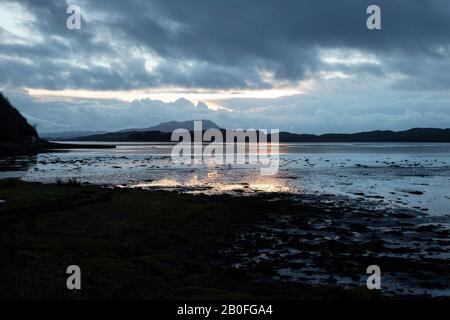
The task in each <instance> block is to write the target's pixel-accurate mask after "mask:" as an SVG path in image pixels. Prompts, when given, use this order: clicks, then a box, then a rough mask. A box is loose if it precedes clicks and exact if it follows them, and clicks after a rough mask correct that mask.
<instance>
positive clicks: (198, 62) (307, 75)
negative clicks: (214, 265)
mask: <svg viewBox="0 0 450 320" xmlns="http://www.w3.org/2000/svg"><path fill="white" fill-rule="evenodd" d="M69 4H76V5H78V6H79V7H80V8H81V14H82V28H81V30H68V29H67V28H66V19H67V14H66V9H67V6H68V5H69ZM371 4H377V5H378V6H379V7H380V8H381V12H382V15H381V16H382V29H381V30H368V29H367V28H366V19H367V17H368V15H367V14H366V8H367V7H368V6H369V5H371ZM0 15H1V19H0V74H1V75H2V76H1V77H0V88H1V89H2V91H4V92H5V93H6V95H8V96H9V98H10V99H11V101H12V102H13V103H14V104H15V105H17V107H18V108H19V109H20V110H21V111H22V112H23V113H24V114H25V115H26V117H27V118H28V119H29V120H30V122H32V123H36V124H38V126H39V128H40V130H41V131H66V130H87V129H89V130H119V129H125V128H130V127H148V126H151V125H154V124H156V123H159V122H162V121H169V120H188V119H211V120H213V121H216V122H217V123H218V124H219V125H221V126H224V127H259V128H279V129H282V130H289V131H296V132H311V133H319V132H332V131H334V132H349V131H362V130H373V129H393V130H399V129H407V128H410V127H421V126H422V127H430V126H433V127H449V124H450V90H449V89H450V3H449V2H448V1H446V0H431V1H420V0H417V1H415V0H396V1H365V0H363V1H354V0H341V1H339V6H337V5H336V1H334V0H318V1H317V0H316V1H299V0H297V1H257V0H244V1H242V0H240V1H234V0H230V1H206V0H205V1H199V0H193V1H182V0H164V1H163V0H161V1H156V0H154V1H144V0H141V1H138V0H135V1H118V0H117V1H116V0H113V1H111V0H108V1H106V0H101V1H98V0H97V1H86V0H76V1H70V2H66V1H58V0H54V1H49V0H40V1H36V0H29V1H26V0H20V1H8V0H7V1H2V2H0ZM33 89H43V90H55V91H56V92H58V91H67V90H72V91H71V92H72V94H71V97H70V98H68V97H65V98H62V97H56V96H54V97H45V96H42V95H37V94H30V92H31V93H33ZM28 90H30V91H28ZM87 91H89V92H93V93H98V95H95V94H94V95H93V96H91V98H89V99H87V98H86V96H85V95H83V92H87ZM103 92H109V95H108V99H105V98H102V96H101V95H100V93H103ZM111 92H112V94H111ZM114 92H117V94H116V95H114ZM153 92H166V93H167V92H169V93H172V94H171V95H170V98H167V99H161V100H163V101H160V100H159V98H160V97H159V96H152V93H153ZM137 93H139V94H137ZM143 93H147V95H146V96H145V98H143V97H142V94H143ZM192 93H196V94H198V96H196V97H195V99H192V98H191V96H192ZM242 93H245V94H242ZM77 94H78V95H79V96H77ZM134 94H136V95H135V96H133V95H134ZM125 96H126V98H124V97H125ZM217 108H219V109H217Z"/></svg>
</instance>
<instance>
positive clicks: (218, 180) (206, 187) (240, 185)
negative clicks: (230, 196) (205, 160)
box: [122, 171, 296, 194]
mask: <svg viewBox="0 0 450 320" xmlns="http://www.w3.org/2000/svg"><path fill="white" fill-rule="evenodd" d="M122 187H123V186H122ZM125 187H128V188H143V189H174V188H177V189H180V188H185V189H186V191H187V192H199V191H201V192H205V193H219V194H220V193H232V192H239V193H258V192H274V193H280V192H295V191H296V189H295V188H294V187H293V186H291V185H289V184H288V183H287V181H286V180H284V179H280V178H276V177H262V176H254V177H249V178H248V179H247V181H245V182H233V181H226V179H225V177H224V175H223V174H220V173H218V172H217V171H211V172H208V173H207V175H206V176H205V177H204V178H199V177H198V176H197V175H193V176H192V178H191V179H190V180H187V181H184V182H183V181H178V180H176V179H172V178H165V179H161V180H156V181H151V182H140V183H136V184H132V185H128V186H125Z"/></svg>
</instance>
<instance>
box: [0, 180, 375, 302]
mask: <svg viewBox="0 0 450 320" xmlns="http://www.w3.org/2000/svg"><path fill="white" fill-rule="evenodd" d="M0 199H3V200H5V201H6V202H5V203H2V204H0V237H1V239H0V240H1V241H0V256H1V259H0V277H1V279H2V281H1V282H0V298H32V299H47V298H56V299H93V298H96V299H103V298H105V299H109V298H130V299H132V298H138V299H142V298H143V299H166V298H168V299H177V298H193V299H196V298H206V299H218V298H231V299H239V298H248V299H254V298H257V299H258V298H259V299H262V298H286V299H287V298H299V299H317V298H324V297H325V298H326V297H328V298H354V297H367V296H366V292H365V290H352V291H348V290H346V291H343V290H340V289H338V288H335V287H323V288H310V287H308V286H303V285H299V284H288V283H281V282H279V283H276V282H267V283H256V282H253V281H252V280H251V279H249V278H247V277H246V276H245V275H243V274H238V273H235V272H228V271H227V268H226V267H225V268H224V266H220V265H218V264H217V263H216V261H219V260H220V250H222V249H224V248H226V247H227V246H229V245H230V244H231V243H232V241H233V240H234V239H235V237H236V236H237V235H238V234H239V229H240V228H242V227H244V226H249V225H251V224H254V223H255V222H256V221H258V220H259V219H263V218H264V216H265V215H266V214H268V213H273V212H276V211H277V210H278V211H279V210H283V204H282V203H277V202H276V201H270V202H268V201H266V199H259V198H234V197H230V196H215V197H208V196H193V195H181V194H177V193H168V192H149V191H140V190H120V189H119V190H116V189H115V190H112V189H104V188H100V187H94V186H78V185H76V184H75V183H72V184H70V185H69V184H59V185H44V184H37V183H25V182H19V181H16V180H3V181H0ZM72 264H75V265H79V266H80V267H81V270H82V290H79V291H69V290H67V289H66V279H67V276H68V275H66V273H65V271H66V268H67V266H69V265H72Z"/></svg>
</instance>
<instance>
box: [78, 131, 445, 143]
mask: <svg viewBox="0 0 450 320" xmlns="http://www.w3.org/2000/svg"><path fill="white" fill-rule="evenodd" d="M203 129H204V130H205V128H203ZM190 131H191V132H192V130H190ZM221 131H222V133H223V135H224V137H225V130H224V129H221ZM171 135H172V133H171V132H162V131H154V130H152V131H120V132H112V133H106V134H98V135H91V136H87V137H79V138H74V139H72V140H74V141H76V140H78V141H109V142H169V141H171ZM279 139H280V142H450V129H435V128H414V129H410V130H406V131H397V132H395V131H370V132H359V133H350V134H346V133H343V134H334V133H328V134H322V135H313V134H296V133H289V132H280V138H279ZM269 140H270V138H269Z"/></svg>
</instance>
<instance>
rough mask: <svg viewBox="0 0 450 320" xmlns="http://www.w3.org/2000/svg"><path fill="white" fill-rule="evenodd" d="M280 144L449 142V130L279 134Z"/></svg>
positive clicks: (423, 129) (415, 129)
mask: <svg viewBox="0 0 450 320" xmlns="http://www.w3.org/2000/svg"><path fill="white" fill-rule="evenodd" d="M280 141H281V142H450V129H435V128H413V129H409V130H406V131H390V130H385V131H380V130H377V131H370V132H359V133H327V134H322V135H313V134H295V133H289V132H280Z"/></svg>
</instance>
